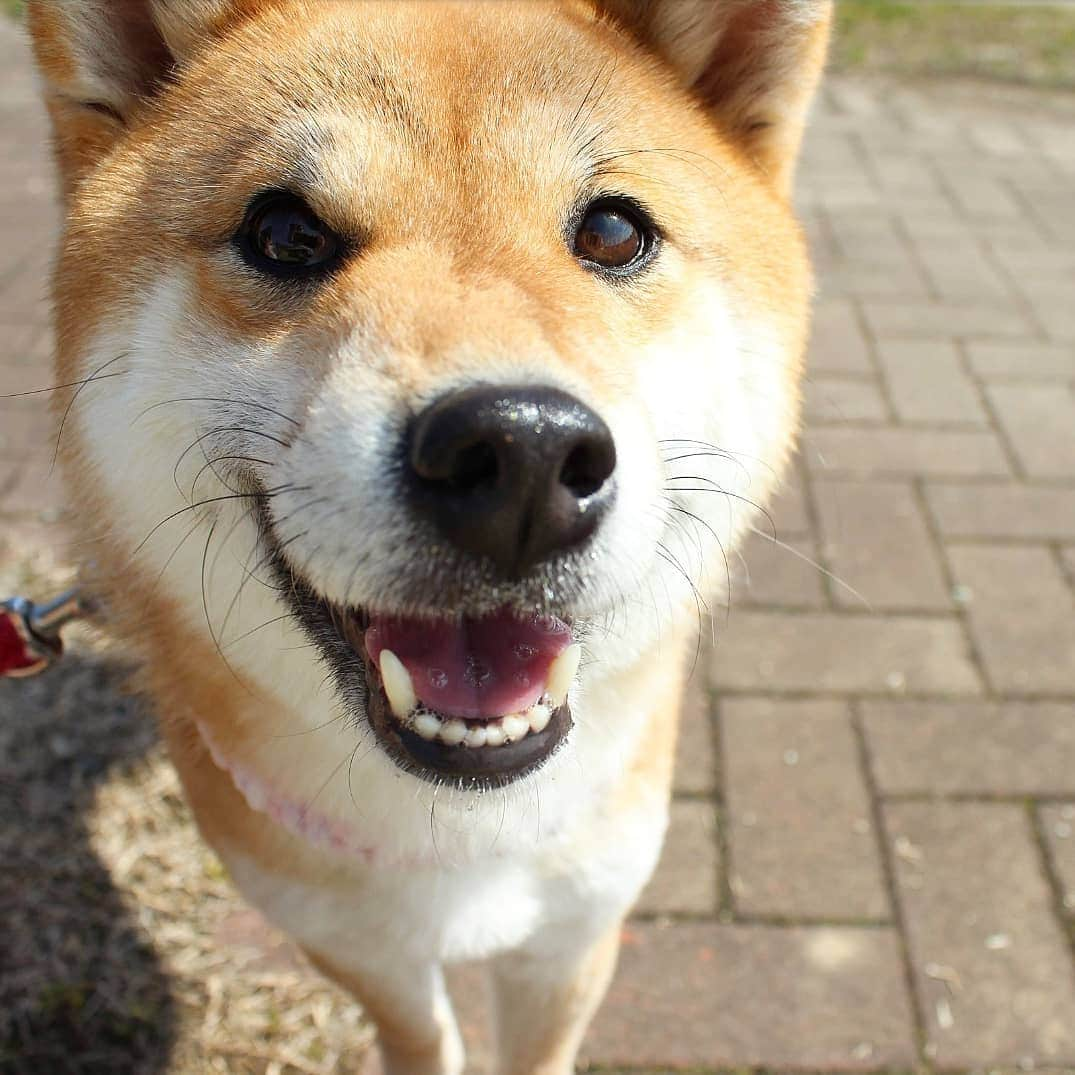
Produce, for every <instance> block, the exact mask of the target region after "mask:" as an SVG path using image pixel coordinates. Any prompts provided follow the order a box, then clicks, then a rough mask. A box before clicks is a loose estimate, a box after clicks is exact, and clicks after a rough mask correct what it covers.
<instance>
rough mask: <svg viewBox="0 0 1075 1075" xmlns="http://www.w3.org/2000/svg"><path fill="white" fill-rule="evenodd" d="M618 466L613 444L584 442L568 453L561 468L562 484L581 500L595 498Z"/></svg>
mask: <svg viewBox="0 0 1075 1075" xmlns="http://www.w3.org/2000/svg"><path fill="white" fill-rule="evenodd" d="M615 466H616V457H615V451H614V449H613V448H612V443H611V441H609V442H608V443H607V444H606V443H605V442H604V441H602V442H591V441H583V442H582V443H581V444H576V445H575V447H574V448H572V449H571V451H570V452H569V453H568V455H567V458H566V459H565V460H564V462H563V466H561V468H560V484H561V485H562V486H564V487H565V488H566V489H567V490H568V491H569V492H570V493H572V494H573V495H574V496H575V497H577V498H578V499H579V500H584V499H586V497H590V496H593V495H594V493H596V492H598V491H599V490H600V489H601V487H602V486H603V485H604V484H605V482H607V481H608V479H609V478H610V477H611V476H612V471H613V470H614V469H615Z"/></svg>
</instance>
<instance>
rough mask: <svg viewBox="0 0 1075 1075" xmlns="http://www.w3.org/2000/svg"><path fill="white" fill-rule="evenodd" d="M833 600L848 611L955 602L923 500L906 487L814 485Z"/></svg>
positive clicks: (932, 606) (943, 606)
mask: <svg viewBox="0 0 1075 1075" xmlns="http://www.w3.org/2000/svg"><path fill="white" fill-rule="evenodd" d="M814 502H815V503H816V504H817V510H818V515H819V517H820V525H821V551H822V553H823V555H824V557H825V563H826V564H827V566H828V567H829V569H830V570H831V571H832V573H833V574H834V575H835V576H836V577H837V578H838V579H840V580H841V581H842V582H843V583H845V584H846V585H844V586H833V588H832V595H833V600H834V601H835V602H836V604H837V605H843V606H845V607H849V608H861V607H862V606H863V602H866V603H867V607H870V608H872V609H874V610H878V609H890V608H891V609H939V610H945V609H948V608H950V607H951V605H952V599H951V594H950V593H949V587H948V583H947V582H946V580H945V577H944V573H943V570H942V567H941V562H940V558H939V556H938V553H937V550H936V549H935V547H934V544H933V541H932V539H931V538H930V535H929V531H928V529H927V527H926V521H925V519H923V517H922V511H921V509H920V508H919V505H918V498H917V496H916V495H915V492H914V490H913V489H912V488H911V486H910V484H908V483H906V482H887V481H883V482H882V481H869V482H835V481H833V482H822V481H818V482H815V483H814Z"/></svg>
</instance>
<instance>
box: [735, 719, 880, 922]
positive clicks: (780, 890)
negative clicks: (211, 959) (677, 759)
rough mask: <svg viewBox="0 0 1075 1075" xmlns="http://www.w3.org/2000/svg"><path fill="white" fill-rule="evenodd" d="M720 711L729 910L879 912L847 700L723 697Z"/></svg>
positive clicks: (874, 853) (852, 915)
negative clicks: (732, 907) (731, 904)
mask: <svg viewBox="0 0 1075 1075" xmlns="http://www.w3.org/2000/svg"><path fill="white" fill-rule="evenodd" d="M720 713H721V732H722V738H723V744H724V759H725V760H724V769H725V780H726V781H727V788H726V802H727V807H728V820H729V824H730V828H729V842H730V848H731V862H730V869H731V871H732V873H731V885H732V893H733V897H734V901H735V907H736V909H737V910H738V911H739V912H741V913H746V914H755V915H775V916H782V917H787V918H795V919H803V918H821V919H830V920H831V919H860V918H883V917H885V916H886V915H887V914H888V900H887V897H886V896H885V891H884V886H883V883H882V878H881V867H880V860H879V858H878V850H877V839H876V834H875V832H874V828H873V823H872V820H871V814H870V801H869V795H868V793H867V791H866V786H865V784H864V782H863V780H862V777H861V774H860V773H859V768H858V747H857V744H856V740H855V736H854V733H853V731H852V728H851V716H850V713H849V711H848V709H847V705H846V704H845V703H842V702H829V701H815V702H801V701H774V700H772V699H768V698H765V699H761V698H759V699H753V698H751V699H745V698H739V699H732V698H730V699H726V700H725V701H724V702H722V703H721V709H720Z"/></svg>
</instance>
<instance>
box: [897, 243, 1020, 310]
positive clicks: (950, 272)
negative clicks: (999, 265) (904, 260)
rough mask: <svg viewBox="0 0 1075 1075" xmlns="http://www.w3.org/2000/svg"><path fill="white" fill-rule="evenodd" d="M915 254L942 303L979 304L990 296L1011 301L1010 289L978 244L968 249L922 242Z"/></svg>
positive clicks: (1004, 301)
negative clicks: (917, 255)
mask: <svg viewBox="0 0 1075 1075" xmlns="http://www.w3.org/2000/svg"><path fill="white" fill-rule="evenodd" d="M918 254H919V257H920V258H921V260H922V263H923V264H924V266H925V269H926V272H927V273H928V274H929V278H930V281H931V283H932V284H933V289H934V291H935V292H936V294H937V296H938V297H939V298H940V299H941V301H942V302H950V303H974V304H976V305H980V304H982V303H984V302H987V301H989V300H990V299H993V300H995V301H998V302H1001V303H1011V302H1014V301H1015V298H1016V296H1015V292H1014V290H1013V289H1012V287H1011V286H1010V285H1009V284H1008V282H1007V280H1005V278H1004V277H1003V276H1002V275H1001V274H1000V273H999V272H998V271H997V270H996V269H994V268H993V266H992V265H991V264H990V263H989V261H988V260H986V256H985V254H984V253H983V251H982V246H981V244H980V243H975V244H974V246H973V248H972V249H970V250H961V249H959V248H958V247H953V246H951V245H948V244H944V245H942V244H938V245H936V246H934V245H931V244H923V245H920V246H919V249H918Z"/></svg>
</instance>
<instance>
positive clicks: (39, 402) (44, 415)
mask: <svg viewBox="0 0 1075 1075" xmlns="http://www.w3.org/2000/svg"><path fill="white" fill-rule="evenodd" d="M55 436H56V433H55V421H54V419H53V415H52V411H51V409H50V407H49V403H48V399H47V398H46V397H45V396H28V397H25V398H23V399H7V400H5V399H0V459H2V460H5V461H20V460H26V461H34V462H36V461H39V460H40V459H41V458H42V456H43V455H44V454H46V453H47V454H48V455H49V456H50V457H51V454H52V453H51V447H50V445H51V444H52V442H53V440H54V439H55Z"/></svg>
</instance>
